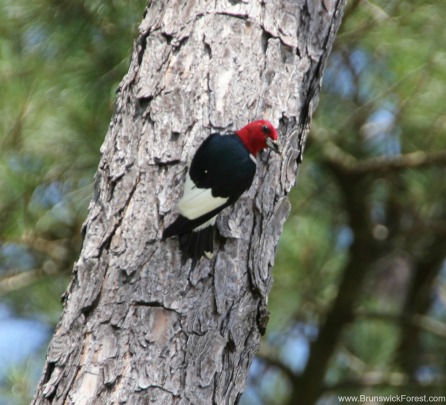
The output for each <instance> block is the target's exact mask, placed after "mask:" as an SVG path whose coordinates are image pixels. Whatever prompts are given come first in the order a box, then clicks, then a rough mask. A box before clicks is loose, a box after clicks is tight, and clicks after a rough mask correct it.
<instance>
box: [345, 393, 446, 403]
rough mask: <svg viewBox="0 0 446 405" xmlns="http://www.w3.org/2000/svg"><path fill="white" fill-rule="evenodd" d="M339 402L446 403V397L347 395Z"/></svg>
mask: <svg viewBox="0 0 446 405" xmlns="http://www.w3.org/2000/svg"><path fill="white" fill-rule="evenodd" d="M338 401H339V403H340V404H342V403H353V404H361V403H389V402H395V403H398V402H404V403H412V402H413V403H421V404H422V403H441V402H444V403H446V396H433V395H404V394H401V395H345V396H338Z"/></svg>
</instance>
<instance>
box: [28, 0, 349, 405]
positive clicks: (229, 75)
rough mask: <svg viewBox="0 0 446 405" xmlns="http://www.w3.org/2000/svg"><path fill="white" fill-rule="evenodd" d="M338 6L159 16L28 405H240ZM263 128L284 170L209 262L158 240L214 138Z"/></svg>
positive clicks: (240, 212)
mask: <svg viewBox="0 0 446 405" xmlns="http://www.w3.org/2000/svg"><path fill="white" fill-rule="evenodd" d="M343 7H344V1H342V0H331V1H330V0H327V1H321V2H319V1H315V2H307V1H286V0H276V1H268V2H262V1H250V2H238V1H221V2H215V3H214V2H208V1H204V0H202V1H199V0H196V1H192V0H191V1H187V2H180V1H175V0H165V1H153V2H151V4H150V7H149V8H148V9H147V12H146V15H145V18H144V20H143V22H142V23H141V26H140V37H139V38H138V40H137V42H136V46H135V49H134V52H133V57H132V61H131V65H130V68H129V73H128V74H127V75H126V77H125V78H124V79H123V81H122V83H121V86H120V89H119V93H118V99H117V106H116V112H115V114H114V116H113V119H112V122H111V125H110V128H109V131H108V134H107V137H106V140H105V142H104V145H103V147H102V150H101V152H102V158H101V161H100V164H99V168H98V171H97V174H96V186H95V194H94V196H93V199H92V202H91V204H90V208H89V216H88V218H87V220H86V222H85V226H84V231H85V239H84V243H83V248H82V251H81V254H80V258H79V260H78V262H77V263H76V264H75V266H74V270H73V277H72V281H71V284H70V286H69V288H68V290H67V292H66V294H65V296H64V312H63V315H62V318H61V320H60V323H59V325H58V327H57V330H56V332H55V335H54V337H53V339H52V341H51V343H50V347H49V350H48V355H47V360H46V364H45V369H44V373H43V376H42V379H41V382H40V384H39V386H38V388H37V392H36V394H35V398H34V403H36V404H43V403H57V404H60V403H73V404H76V405H80V404H90V403H95V404H97V403H130V404H134V403H149V402H150V403H156V404H173V403H175V404H194V405H196V404H211V403H213V404H233V403H235V402H236V401H237V399H238V398H239V397H240V395H241V393H242V392H243V388H244V385H245V380H246V375H247V372H248V369H249V365H250V363H251V361H252V358H253V356H254V354H255V352H256V351H257V348H258V344H259V339H260V335H261V334H262V333H263V332H264V330H265V327H266V323H267V318H268V312H267V309H266V307H267V297H268V292H269V290H270V288H271V272H270V270H271V267H272V265H273V261H274V253H275V247H276V244H277V241H278V238H279V235H280V233H281V230H282V225H283V223H284V221H285V219H286V217H287V215H288V212H289V202H288V199H287V197H286V195H287V193H288V191H289V190H290V188H291V187H292V186H293V184H294V183H295V180H296V174H297V168H298V163H299V162H300V160H301V158H302V153H303V145H304V140H305V131H306V130H307V127H308V122H309V118H310V116H311V114H312V110H313V109H314V106H315V104H316V100H317V96H318V93H319V87H320V81H321V76H322V72H323V67H324V62H325V59H326V57H327V56H328V53H329V51H330V49H331V45H332V43H333V40H334V37H335V33H336V31H337V29H338V27H339V24H340V20H341V14H342V9H343ZM262 117H265V118H267V119H269V120H271V121H272V123H273V124H274V125H276V126H277V127H278V128H279V130H280V137H281V139H280V141H281V145H282V150H283V156H282V157H281V158H279V157H276V156H270V157H269V159H267V156H266V155H264V156H263V158H262V159H261V160H260V162H259V163H258V168H257V175H256V180H255V182H254V184H253V186H252V187H251V189H250V190H249V191H248V192H247V193H245V194H244V196H243V197H242V198H241V199H240V201H239V202H238V203H237V204H236V206H235V207H234V208H232V209H227V210H226V211H225V212H224V213H223V214H222V215H221V216H220V218H219V221H218V228H219V232H220V234H221V235H222V238H221V239H220V242H219V247H218V249H217V254H216V255H215V257H214V259H213V260H212V261H208V260H202V261H201V262H200V263H199V264H198V265H197V266H196V267H195V268H194V269H193V270H192V269H191V268H190V264H189V263H187V264H186V265H184V266H182V264H181V258H180V253H179V251H178V243H177V241H176V240H174V239H171V240H167V241H162V240H161V234H162V230H163V228H164V227H165V226H166V225H167V224H169V223H170V222H171V221H172V220H173V218H174V217H175V215H176V212H175V204H176V202H177V201H178V199H179V197H180V194H181V190H182V183H183V180H184V175H185V171H186V168H187V162H188V160H189V159H190V158H191V156H192V154H193V152H194V150H195V149H196V147H197V146H198V145H199V143H200V142H201V141H202V140H203V139H204V138H205V137H206V136H207V135H208V134H209V133H211V132H212V131H214V130H226V129H235V128H239V127H241V126H243V125H244V124H246V123H248V122H250V121H253V120H255V119H259V118H262Z"/></svg>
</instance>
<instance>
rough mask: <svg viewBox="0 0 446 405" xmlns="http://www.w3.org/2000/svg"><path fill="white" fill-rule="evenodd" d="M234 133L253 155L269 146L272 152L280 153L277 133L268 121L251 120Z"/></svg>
mask: <svg viewBox="0 0 446 405" xmlns="http://www.w3.org/2000/svg"><path fill="white" fill-rule="evenodd" d="M236 134H237V135H238V136H239V138H240V139H241V140H242V142H243V144H244V145H245V146H246V148H247V149H248V150H249V153H251V154H252V155H253V156H257V153H259V152H260V151H261V150H262V149H266V148H271V149H272V150H273V151H274V152H277V153H280V152H279V144H278V143H277V140H278V138H279V135H278V134H277V131H276V129H275V128H274V127H273V125H272V124H271V123H270V122H269V121H265V120H259V121H254V122H251V123H250V124H248V125H246V126H244V127H243V128H242V129H239V130H238V131H236Z"/></svg>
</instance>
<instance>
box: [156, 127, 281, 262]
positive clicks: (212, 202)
mask: <svg viewBox="0 0 446 405" xmlns="http://www.w3.org/2000/svg"><path fill="white" fill-rule="evenodd" d="M267 148H270V149H271V150H273V151H274V152H276V153H278V154H280V149H279V143H278V133H277V131H276V129H275V128H274V126H273V125H272V124H271V123H270V122H269V121H266V120H258V121H254V122H251V123H249V124H247V125H246V126H244V127H243V128H241V129H239V130H238V131H235V132H234V133H229V134H220V133H212V134H210V135H209V136H208V137H207V138H206V139H205V140H204V141H203V142H202V143H201V145H200V146H199V147H198V149H197V151H196V152H195V154H194V156H193V158H192V161H191V164H190V167H189V170H188V172H187V174H186V180H185V183H184V190H183V196H182V197H181V199H180V201H179V202H178V206H177V207H178V211H179V215H178V217H177V218H176V219H175V221H174V222H173V223H172V224H170V225H169V226H168V227H167V228H166V229H165V230H164V232H163V239H167V238H169V237H172V236H175V235H178V240H179V245H180V250H181V252H182V257H183V259H185V260H187V259H189V258H190V259H192V266H193V267H194V266H195V265H196V263H197V262H198V260H200V259H201V257H203V256H206V257H207V258H209V259H212V257H213V251H214V228H215V219H216V216H217V214H218V213H219V212H220V211H222V210H223V209H225V208H226V207H228V206H230V205H232V204H234V203H235V202H236V201H237V200H238V199H239V197H240V196H241V195H242V194H243V192H245V191H246V190H248V189H249V188H250V187H251V184H252V182H253V180H254V176H255V173H256V166H257V163H256V157H257V155H258V153H259V152H260V151H261V150H263V149H267Z"/></svg>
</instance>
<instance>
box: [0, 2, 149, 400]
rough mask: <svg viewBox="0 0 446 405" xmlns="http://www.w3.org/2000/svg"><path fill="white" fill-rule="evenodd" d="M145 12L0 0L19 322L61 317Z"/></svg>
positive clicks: (13, 396) (20, 372) (133, 5)
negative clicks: (105, 142) (117, 99)
mask: <svg viewBox="0 0 446 405" xmlns="http://www.w3.org/2000/svg"><path fill="white" fill-rule="evenodd" d="M145 4H146V2H145V1H142V0H137V1H124V2H123V1H109V2H103V1H82V0H74V1H73V0H70V1H52V0H31V1H24V0H14V1H9V0H2V1H1V2H0V20H1V22H0V32H1V36H0V55H1V57H0V100H1V101H0V116H1V117H2V120H1V123H0V190H1V192H0V223H1V227H0V244H1V247H0V295H1V297H2V301H3V302H4V303H6V304H7V305H8V306H10V308H12V309H13V310H14V311H15V313H16V315H17V316H21V317H25V318H28V317H34V318H38V319H40V320H41V321H42V322H45V323H49V324H50V325H52V327H54V326H55V324H56V322H57V319H58V317H59V315H60V311H61V305H60V296H61V294H62V293H63V292H64V291H65V289H66V287H67V285H68V282H69V275H70V272H71V269H72V266H73V262H74V261H75V260H76V258H77V255H78V252H79V247H80V243H81V232H80V229H81V226H82V222H83V221H84V219H85V217H86V213H87V207H88V203H89V200H90V196H91V192H92V183H93V176H94V173H95V170H96V167H97V163H98V160H99V148H100V145H101V143H102V141H103V139H104V136H105V133H106V131H107V127H108V124H109V121H110V117H111V114H112V112H113V106H114V101H115V95H114V91H115V90H116V88H117V86H118V83H119V82H120V81H121V79H122V77H123V76H124V75H125V73H126V71H127V68H128V64H129V57H130V53H131V50H132V42H133V39H134V38H135V37H136V33H137V24H138V23H139V22H140V20H141V17H142V15H143V10H144V6H145ZM48 338H49V336H48ZM41 362H42V359H40V360H39V362H38V363H37V366H36V365H35V361H34V362H33V361H31V360H30V361H29V362H27V365H26V366H25V365H24V366H23V367H21V366H17V368H13V369H12V370H11V373H10V375H9V376H8V378H7V380H8V381H3V384H4V386H3V388H4V389H3V391H2V392H3V394H4V393H5V392H6V391H8V390H9V389H12V388H11V387H14V388H13V389H12V393H9V394H8V395H9V396H4V395H3V396H2V397H0V402H2V403H3V401H7V402H8V403H26V402H27V400H26V399H28V400H29V395H30V394H32V392H33V391H34V388H35V383H36V381H37V380H36V379H37V378H38V377H39V373H40V371H41V370H39V371H38V373H34V374H33V373H32V372H30V370H32V369H36V368H37V369H40V368H41ZM27 378H32V380H31V381H27V380H26V379H27ZM19 380H21V381H19ZM5 387H6V388H5ZM8 387H9V388H8ZM17 387H20V388H17ZM1 398H3V399H1Z"/></svg>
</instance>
